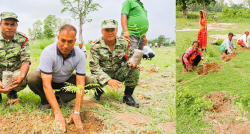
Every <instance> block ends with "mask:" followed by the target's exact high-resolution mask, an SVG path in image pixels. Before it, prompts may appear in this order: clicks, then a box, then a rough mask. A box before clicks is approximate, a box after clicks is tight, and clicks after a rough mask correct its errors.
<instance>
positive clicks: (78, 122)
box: [68, 113, 83, 130]
mask: <svg viewBox="0 0 250 134" xmlns="http://www.w3.org/2000/svg"><path fill="white" fill-rule="evenodd" d="M72 121H74V123H75V125H76V128H80V129H82V130H83V125H82V121H81V117H80V115H77V114H74V113H72V114H71V115H70V116H69V121H68V124H70V123H71V122H72Z"/></svg>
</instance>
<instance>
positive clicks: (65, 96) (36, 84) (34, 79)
mask: <svg viewBox="0 0 250 134" xmlns="http://www.w3.org/2000/svg"><path fill="white" fill-rule="evenodd" d="M27 79H28V86H29V87H30V89H31V90H32V91H33V92H34V93H35V94H37V95H39V96H40V98H41V104H48V101H47V98H46V96H45V93H44V90H43V82H42V78H41V72H40V71H32V72H30V73H29V75H28V76H27ZM66 82H68V83H72V84H74V85H76V75H75V74H72V76H71V77H70V78H69V79H68V80H67V81H66ZM90 83H94V79H91V78H89V77H85V85H87V84H90ZM51 86H52V88H53V90H60V91H58V92H56V94H58V95H60V97H61V99H62V101H63V102H64V103H67V102H69V101H71V100H73V99H75V98H76V93H72V92H66V91H65V90H63V89H62V87H65V86H66V85H65V83H54V82H52V83H51ZM86 90H87V89H86Z"/></svg>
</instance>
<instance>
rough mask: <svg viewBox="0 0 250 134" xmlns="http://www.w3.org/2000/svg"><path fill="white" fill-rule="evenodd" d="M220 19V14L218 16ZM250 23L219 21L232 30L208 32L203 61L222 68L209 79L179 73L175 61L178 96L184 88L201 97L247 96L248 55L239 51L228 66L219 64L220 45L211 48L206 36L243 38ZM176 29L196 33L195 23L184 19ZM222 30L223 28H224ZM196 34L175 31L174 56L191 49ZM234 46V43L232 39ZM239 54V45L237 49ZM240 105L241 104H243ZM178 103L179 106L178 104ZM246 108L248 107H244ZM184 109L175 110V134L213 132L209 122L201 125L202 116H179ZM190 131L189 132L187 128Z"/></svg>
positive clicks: (179, 19)
mask: <svg viewBox="0 0 250 134" xmlns="http://www.w3.org/2000/svg"><path fill="white" fill-rule="evenodd" d="M219 15H220V14H219ZM248 21H249V19H244V18H237V19H220V20H219V22H220V23H234V24H233V26H232V27H226V28H228V29H233V30H223V31H222V30H217V29H213V30H209V31H208V46H207V50H208V52H207V53H206V54H204V55H205V58H206V59H205V60H208V61H209V62H213V61H215V62H217V63H218V64H220V65H221V69H220V71H219V72H210V73H209V74H208V75H202V76H198V75H197V71H194V72H189V73H187V74H184V73H182V69H183V67H182V64H181V62H180V60H179V59H176V77H177V80H176V81H177V94H178V93H179V92H181V91H182V89H183V88H189V89H190V90H192V91H195V92H197V93H201V95H204V94H208V93H210V92H212V91H226V92H227V94H232V95H236V96H242V94H245V93H246V92H248V89H249V88H250V81H249V80H248V79H249V76H250V75H249V74H250V67H249V66H248V64H249V61H248V57H249V56H250V53H249V52H246V51H239V52H238V54H237V57H236V58H234V59H232V60H231V61H230V62H227V63H225V62H222V61H221V60H220V58H219V56H220V55H221V51H220V49H219V47H220V45H212V44H210V43H209V40H214V38H210V37H209V35H215V34H222V35H225V34H228V33H229V32H233V33H234V34H242V33H243V32H244V31H245V30H246V28H248V27H249V26H250V25H249V23H248ZM176 22H177V23H176V26H177V27H176V29H177V30H181V29H183V28H190V29H199V25H198V24H199V23H198V19H197V20H196V19H191V20H190V19H184V18H178V19H177V21H176ZM223 28H224V27H223ZM197 33H198V31H177V32H176V38H177V41H176V44H177V47H176V56H177V57H179V58H180V57H181V55H182V54H183V53H184V52H185V51H186V50H187V49H188V48H189V47H190V46H192V42H193V41H195V40H197ZM234 43H235V44H236V39H234ZM236 47H237V49H238V50H239V45H236ZM242 102H243V101H242ZM177 103H178V102H177ZM245 106H246V107H245V108H246V109H247V110H250V109H249V106H248V104H246V103H245ZM247 106H248V107H247ZM182 110H183V109H180V107H177V126H178V128H177V133H186V134H191V133H193V132H192V130H191V129H190V128H192V129H193V130H194V131H195V132H196V133H210V132H208V131H206V128H212V126H211V125H208V121H204V120H203V117H202V115H189V114H188V113H186V114H181V113H183V111H182ZM248 119H250V118H249V115H248ZM189 127H190V128H189Z"/></svg>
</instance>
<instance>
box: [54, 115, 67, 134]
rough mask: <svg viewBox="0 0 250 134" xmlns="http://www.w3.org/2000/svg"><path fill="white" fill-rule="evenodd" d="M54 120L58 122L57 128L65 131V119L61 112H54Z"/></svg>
mask: <svg viewBox="0 0 250 134" xmlns="http://www.w3.org/2000/svg"><path fill="white" fill-rule="evenodd" d="M55 121H56V123H58V126H59V129H62V130H63V132H66V124H65V119H64V117H63V115H62V113H60V114H55Z"/></svg>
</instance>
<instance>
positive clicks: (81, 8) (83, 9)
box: [60, 0, 101, 41]
mask: <svg viewBox="0 0 250 134" xmlns="http://www.w3.org/2000/svg"><path fill="white" fill-rule="evenodd" d="M60 1H61V3H62V5H63V6H64V8H63V9H62V11H61V13H64V12H66V11H69V12H70V13H71V14H72V18H73V19H75V20H79V24H80V30H79V41H83V39H82V25H83V24H85V23H86V22H91V21H92V19H87V18H86V17H87V15H88V14H89V13H90V12H94V11H98V7H100V8H101V6H100V5H99V4H98V3H94V2H93V0H60Z"/></svg>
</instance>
